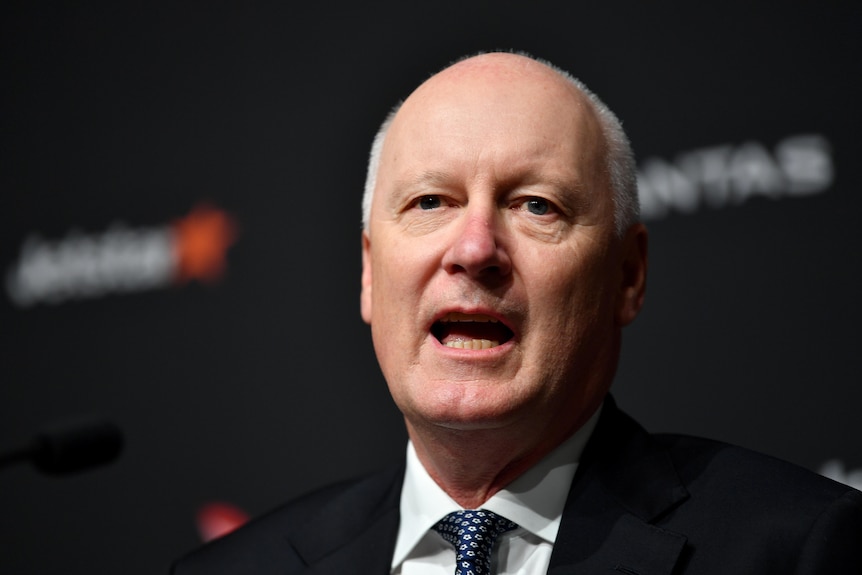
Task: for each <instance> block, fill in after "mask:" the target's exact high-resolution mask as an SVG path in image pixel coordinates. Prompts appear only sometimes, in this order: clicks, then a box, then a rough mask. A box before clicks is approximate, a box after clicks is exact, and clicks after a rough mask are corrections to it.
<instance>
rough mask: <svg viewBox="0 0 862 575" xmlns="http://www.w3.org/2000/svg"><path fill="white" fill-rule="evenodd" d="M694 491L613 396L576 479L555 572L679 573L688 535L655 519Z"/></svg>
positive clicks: (552, 569)
mask: <svg viewBox="0 0 862 575" xmlns="http://www.w3.org/2000/svg"><path fill="white" fill-rule="evenodd" d="M687 497H688V492H687V491H686V489H685V487H683V486H682V484H681V482H680V480H679V477H678V476H677V473H676V470H675V469H674V466H673V463H672V462H671V460H670V457H669V455H668V453H667V452H666V451H665V450H664V449H663V448H662V447H661V446H659V445H657V444H656V443H655V442H654V441H653V440H652V439H651V438H650V436H649V435H648V434H647V433H646V432H645V431H644V430H643V429H642V428H641V427H640V426H639V425H638V424H637V423H635V422H634V421H633V420H632V419H630V418H629V417H628V416H626V415H625V414H623V413H622V412H620V411H619V410H618V409H617V407H616V405H615V403H614V401H613V399H612V398H611V397H608V398H607V400H606V402H605V406H604V408H603V410H602V415H601V418H600V419H599V423H598V425H597V426H596V430H595V431H594V432H593V436H592V438H591V439H590V442H589V444H588V445H587V448H586V449H585V450H584V454H583V457H582V458H581V464H580V465H579V466H578V472H577V474H576V475H575V479H574V481H573V482H572V488H571V490H570V492H569V496H568V499H567V500H566V508H565V511H564V512H563V520H562V522H561V524H560V531H559V533H558V534H557V541H556V544H555V545H554V552H553V555H552V556H551V564H550V568H549V571H548V573H549V574H552V575H564V574H571V575H574V574H576V573H601V572H608V573H613V572H616V573H627V574H629V575H633V574H638V575H667V574H669V573H671V571H672V570H673V567H674V565H676V563H677V561H678V558H679V555H680V553H681V552H682V550H683V548H684V546H685V542H686V538H685V537H684V536H682V535H680V534H677V533H672V532H669V531H666V530H663V529H661V528H659V527H657V526H656V525H654V522H655V521H656V520H657V519H659V518H660V517H661V516H662V515H663V514H665V513H667V512H668V511H670V510H671V509H672V508H674V507H676V506H677V505H679V504H680V503H681V502H682V501H684V500H685V499H686V498H687Z"/></svg>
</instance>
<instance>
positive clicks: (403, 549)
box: [391, 408, 601, 575]
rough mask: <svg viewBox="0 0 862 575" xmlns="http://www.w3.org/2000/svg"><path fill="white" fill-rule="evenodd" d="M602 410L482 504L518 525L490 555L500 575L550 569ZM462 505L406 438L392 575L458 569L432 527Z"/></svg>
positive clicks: (446, 573) (442, 574)
mask: <svg viewBox="0 0 862 575" xmlns="http://www.w3.org/2000/svg"><path fill="white" fill-rule="evenodd" d="M600 412H601V408H599V409H598V410H596V413H595V414H593V416H592V417H591V418H590V419H589V420H588V421H587V423H586V424H585V425H583V426H582V427H581V428H580V429H579V430H578V431H576V432H575V433H574V434H572V436H571V437H569V438H568V439H567V440H566V441H565V442H563V443H562V444H561V445H560V446H558V447H557V448H556V449H554V451H552V452H551V453H549V454H548V455H547V456H545V458H544V459H542V460H541V461H540V462H539V463H537V464H536V465H534V466H533V467H532V468H530V469H529V470H527V471H526V472H525V473H524V474H522V475H521V476H520V477H518V478H517V479H515V480H514V481H512V482H511V483H510V484H509V485H507V486H506V487H505V489H502V490H500V491H499V492H497V493H495V494H494V495H493V496H492V497H491V498H490V499H489V500H488V501H486V502H485V503H484V504H483V505H482V506H481V508H482V509H487V510H489V511H493V512H494V513H496V514H498V515H502V516H503V517H505V518H506V519H509V520H510V521H514V522H515V523H517V524H518V526H519V527H518V529H515V530H513V531H509V532H508V533H505V534H503V535H501V536H500V538H499V539H498V540H497V546H496V552H495V554H494V558H493V559H492V568H493V569H494V573H496V574H497V575H515V574H517V575H540V574H542V575H543V574H545V573H547V571H548V564H549V562H550V560H551V551H552V550H553V547H554V541H556V538H557V530H558V529H559V527H560V519H561V518H562V515H563V507H564V506H565V504H566V497H567V496H568V494H569V487H570V486H571V483H572V478H573V477H574V475H575V471H576V470H577V467H578V460H579V459H580V457H581V453H582V452H583V450H584V446H585V445H586V443H587V440H588V439H589V437H590V435H591V434H592V432H593V429H594V428H595V426H596V422H597V421H598V418H599V413H600ZM460 509H461V506H460V505H458V504H457V503H455V501H454V500H453V499H452V498H451V497H449V495H447V494H446V492H445V491H443V490H442V489H441V488H440V486H439V485H437V483H435V482H434V480H433V479H431V476H430V475H428V472H427V471H426V470H425V468H424V467H423V466H422V463H421V462H420V461H419V458H418V457H417V455H416V450H415V448H414V447H413V444H412V442H408V444H407V470H406V473H405V474H404V485H403V488H402V490H401V522H400V525H399V527H398V539H397V540H396V542H395V553H394V554H393V556H392V570H391V573H392V575H452V574H453V573H455V549H454V547H453V546H452V544H450V543H448V542H446V541H445V540H444V539H443V538H442V537H441V536H440V535H439V534H438V533H437V532H436V531H434V530H432V529H431V528H432V527H433V526H434V525H435V524H436V523H437V522H438V521H440V519H442V518H443V517H444V516H445V515H447V514H449V513H451V512H453V511H458V510H460ZM494 565H496V567H494Z"/></svg>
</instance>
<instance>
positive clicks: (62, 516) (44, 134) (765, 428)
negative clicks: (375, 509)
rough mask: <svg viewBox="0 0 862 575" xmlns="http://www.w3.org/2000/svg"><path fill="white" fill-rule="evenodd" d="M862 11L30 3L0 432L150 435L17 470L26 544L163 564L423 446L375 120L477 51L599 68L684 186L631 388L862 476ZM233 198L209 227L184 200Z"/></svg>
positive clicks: (87, 563)
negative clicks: (388, 261)
mask: <svg viewBox="0 0 862 575" xmlns="http://www.w3.org/2000/svg"><path fill="white" fill-rule="evenodd" d="M860 29H862V10H860V8H859V7H857V6H852V5H851V4H850V3H846V4H844V5H839V4H838V3H835V4H834V5H833V4H832V3H829V2H821V3H818V4H817V5H816V6H814V5H809V4H807V3H802V2H798V3H794V2H785V3H781V4H774V5H771V6H770V5H766V4H762V5H758V4H756V3H751V2H745V3H742V2H739V3H737V2H711V3H687V4H682V3H680V4H679V5H677V6H671V5H669V4H663V5H662V6H661V7H657V6H653V5H652V3H646V2H638V1H636V0H629V1H626V2H603V3H598V2H571V3H567V4H566V5H561V4H560V3H556V2H555V3H550V4H547V5H545V4H542V3H532V4H529V5H528V4H525V3H516V2H508V1H505V2H500V1H498V2H472V3H471V2H452V3H450V2H445V1H444V2H440V1H438V2H433V3H424V4H415V5H408V4H404V3H394V2H389V3H376V4H374V5H373V6H371V5H369V6H357V5H354V4H352V3H344V4H343V5H339V4H324V3H322V4H320V5H319V6H318V7H315V8H311V7H308V6H305V5H300V4H297V3H295V4H294V5H293V6H289V5H288V3H275V2H272V3H254V2H242V3H241V2H232V3H227V2H169V3H156V2H142V3H137V2H134V3H123V2H114V3H108V2H104V3H100V2H92V3H87V4H86V5H85V6H84V5H81V6H79V5H74V4H72V3H63V2H39V1H33V2H26V3H25V2H5V3H3V4H2V7H0V42H2V48H1V49H2V52H0V66H2V78H3V80H2V81H3V90H2V134H0V138H2V155H0V186H2V198H3V203H2V205H3V210H2V216H0V217H2V228H0V234H2V235H0V237H2V241H0V265H2V266H3V270H2V271H3V277H4V288H5V290H4V291H3V297H2V298H0V322H2V332H3V342H4V343H3V347H2V349H3V354H2V358H3V363H2V365H3V377H2V385H0V447H2V448H4V449H7V448H10V447H11V446H13V445H16V444H17V443H18V442H20V441H23V440H24V439H26V438H27V437H29V436H31V435H32V434H33V433H35V432H37V431H38V430H39V429H41V428H42V427H44V426H46V425H49V424H53V423H55V422H57V421H62V420H65V419H67V418H69V417H72V416H78V415H81V414H100V415H104V416H107V417H110V418H112V419H114V420H115V421H116V422H118V423H119V424H120V425H121V426H122V428H123V429H124V431H125V436H126V447H125V450H124V452H123V454H122V457H121V458H120V459H119V461H118V462H117V463H115V464H113V465H111V466H108V467H104V468H101V469H95V470H92V471H88V472H85V473H82V474H78V475H73V476H69V477H64V478H56V477H48V476H44V475H40V474H39V473H37V472H36V471H35V470H34V469H33V468H31V467H28V466H19V467H16V468H9V469H5V470H3V471H2V472H0V572H2V573H13V574H31V573H32V574H37V573H38V574H46V573H88V574H93V573H105V574H108V573H111V574H113V573H128V574H136V573H140V574H152V573H163V572H166V570H167V567H168V564H169V562H170V560H171V559H172V558H174V557H176V556H177V555H179V554H181V553H182V552H184V551H186V550H188V549H190V548H192V547H194V546H195V545H197V543H198V542H199V541H200V534H199V533H198V532H197V530H196V524H195V516H196V513H197V512H198V511H199V510H200V509H201V507H202V506H203V505H205V504H207V503H210V502H217V501H223V502H227V503H230V504H232V505H235V506H237V507H239V508H240V509H242V510H244V511H246V512H247V513H248V514H250V515H257V514H259V513H262V512H264V511H265V510H266V509H268V508H270V507H272V506H274V505H275V504H277V503H279V502H281V501H283V500H285V499H286V498H289V497H291V496H293V495H296V494H299V493H301V492H303V491H305V490H308V489H310V488H312V487H314V486H316V485H320V484H322V483H325V482H328V481H332V480H336V479H339V478H343V477H346V476H349V475H354V474H357V473H361V472H363V471H366V470H370V469H372V468H375V467H377V466H379V465H381V464H382V463H384V462H386V461H389V460H391V459H392V458H394V457H397V456H399V455H400V453H401V452H402V450H403V449H404V441H405V435H404V432H403V430H402V428H401V422H400V417H399V414H398V412H397V410H396V409H395V408H394V406H393V405H392V404H391V402H390V400H389V398H388V394H387V391H386V388H385V384H384V382H383V380H382V377H381V376H380V373H379V371H378V369H377V366H376V362H375V360H374V357H373V351H372V348H371V343H370V337H369V332H368V329H367V327H366V326H365V325H364V324H363V323H362V322H361V320H360V317H359V313H358V296H359V271H360V261H359V254H360V250H359V228H360V224H359V219H360V212H359V201H360V195H361V188H362V184H363V181H364V170H365V159H366V153H367V148H368V145H369V143H370V140H371V138H372V136H373V133H374V131H375V129H376V127H377V125H378V123H379V122H380V120H381V119H382V117H383V116H384V114H385V112H386V111H387V110H388V108H389V107H390V106H391V105H392V104H393V103H395V101H396V100H398V99H399V98H402V97H404V96H405V95H406V94H407V92H408V91H409V90H410V89H411V88H412V87H413V86H414V85H415V84H417V83H418V82H420V81H421V80H423V79H424V78H425V77H427V76H428V75H429V74H431V73H432V72H433V71H435V70H437V69H438V68H440V67H442V66H443V65H445V64H446V63H447V62H449V61H450V60H452V59H454V58H457V57H459V56H461V55H463V54H467V53H472V52H475V51H477V50H488V49H497V48H502V49H510V48H514V49H520V50H526V51H529V52H531V53H533V54H535V55H536V56H540V57H543V58H547V59H550V60H552V61H554V62H555V63H557V64H559V65H561V66H563V67H564V68H567V69H570V70H571V71H572V72H573V73H574V74H575V75H577V76H579V77H580V78H581V79H582V80H584V81H585V82H586V83H587V84H588V85H589V86H590V87H591V88H593V89H594V90H595V91H596V92H597V93H598V94H600V95H601V96H602V97H603V98H604V99H605V100H606V101H607V102H608V104H609V105H610V106H611V108H613V109H614V110H615V111H617V113H618V114H619V116H620V117H621V118H622V120H623V122H624V124H625V126H626V128H627V130H628V132H629V133H630V136H631V138H632V140H633V143H634V146H635V149H636V151H637V152H638V156H639V158H641V161H642V166H643V168H644V185H645V190H646V191H647V192H649V193H650V194H652V195H651V196H650V199H651V201H652V202H653V204H651V205H658V206H659V207H664V208H667V209H666V210H658V211H656V210H653V211H652V212H650V216H651V217H650V219H649V221H648V224H649V227H650V230H651V272H650V278H649V289H648V297H647V305H646V308H645V310H644V312H643V314H642V316H641V317H640V318H639V319H638V321H637V322H636V323H635V324H634V325H633V326H632V327H630V328H629V329H628V330H627V332H626V338H625V342H624V350H623V360H622V364H621V367H620V372H619V374H618V378H617V382H616V383H615V387H614V390H615V395H616V396H617V399H618V401H619V403H620V404H621V405H622V406H623V407H624V408H625V409H627V410H629V411H630V412H631V413H633V414H634V415H635V416H637V417H638V418H639V419H640V420H641V421H642V422H643V423H644V424H645V425H646V426H647V427H649V428H650V429H652V430H655V431H662V430H673V431H682V432H688V433H695V434H700V435H706V436H709V437H714V438H718V439H723V440H727V441H731V442H734V443H738V444H742V445H745V446H748V447H751V448H754V449H758V450H761V451H765V452H767V453H771V454H774V455H777V456H780V457H782V458H785V459H789V460H791V461H794V462H796V463H798V464H800V465H803V466H806V467H809V468H811V469H813V470H816V471H820V472H824V473H829V474H830V475H833V476H835V477H838V478H839V479H841V480H843V481H846V482H851V483H852V482H856V483H855V484H858V483H859V482H860V475H862V472H859V471H854V470H858V469H860V468H862V424H860V417H859V411H860V405H862V388H860V385H859V383H860V381H859V369H858V356H857V355H856V348H857V347H858V344H859V342H860V338H859V336H858V335H857V329H858V328H857V326H858V324H859V320H860V314H862V310H860V305H859V304H858V303H857V301H856V298H855V295H854V294H855V287H856V285H857V283H856V278H858V277H859V275H860V271H862V270H860V267H862V266H860V258H859V247H860V245H862V242H860V239H862V238H860V230H859V227H858V225H857V221H858V212H859V209H860V204H862V202H860V199H859V194H858V182H859V181H860V179H862V178H860V170H862V168H860V162H859V161H858V156H859V153H860V151H862V150H860V147H859V145H858V143H857V138H858V134H859V133H860V131H862V130H860V129H861V128H862V121H860V120H862V113H860V111H859V102H860V101H862V73H860V72H862V70H860V62H862V46H860V37H862V34H860V33H859V32H860ZM788 142H789V143H788ZM800 142H801V144H800ZM794 146H795V147H794ZM800 178H801V179H800ZM647 188H648V189H647ZM800 190H802V191H800ZM656 202H657V203H656ZM204 205H209V206H210V209H211V210H213V211H211V212H210V215H211V216H213V217H210V218H209V219H206V218H204V220H205V221H206V222H208V223H209V224H211V225H204V226H198V227H197V228H195V229H196V230H198V231H200V230H204V231H203V232H201V233H200V234H198V236H197V237H201V236H203V237H204V241H203V245H204V247H203V248H201V245H202V244H201V243H200V242H198V243H194V241H193V238H192V239H189V237H188V236H178V235H177V234H176V232H177V230H180V229H187V228H183V227H182V226H181V225H180V223H181V222H182V223H189V222H192V221H193V218H192V216H190V214H191V213H192V212H193V210H194V209H195V208H200V207H201V206H204ZM662 211H664V213H660V212H662ZM225 219H230V220H231V221H232V222H233V223H234V225H235V228H234V232H235V233H234V235H233V236H231V235H230V234H227V233H222V232H225V231H226V230H227V231H229V229H228V227H227V226H225V225H222V224H224V222H225ZM194 221H199V220H194ZM213 222H215V223H213ZM192 235H194V234H192ZM178 237H181V238H183V239H182V241H180V240H178V239H177V238H178ZM231 237H233V240H232V241H231ZM219 240H221V241H222V244H221V245H220V247H219V246H218V244H219ZM207 241H209V242H210V243H207ZM213 242H215V244H216V247H215V248H213V249H211V250H210V251H209V252H207V248H206V246H212V245H213ZM179 244H182V245H183V246H186V248H184V249H189V250H191V251H192V252H193V253H192V256H194V255H195V254H197V259H195V257H192V259H191V260H189V261H190V262H192V263H191V264H188V265H193V264H194V262H202V261H203V262H204V263H206V262H209V263H211V264H212V263H213V262H215V263H216V264H217V263H218V261H219V260H220V258H222V257H224V258H225V260H226V270H225V273H224V274H223V276H222V277H221V279H220V280H219V281H215V282H213V281H198V279H197V278H200V277H202V276H203V279H206V273H205V272H206V270H204V272H200V273H199V274H198V275H197V276H196V275H194V273H192V272H189V273H187V274H186V276H184V275H183V273H181V271H177V270H178V269H179V268H177V267H176V265H175V263H172V262H173V260H171V259H170V257H169V256H170V255H171V254H172V253H174V252H172V251H171V250H172V249H175V248H176V246H177V245H179ZM228 244H229V247H228ZM190 245H193V246H197V251H195V248H189V247H188V246H190ZM201 254H203V255H201ZM207 254H209V256H210V257H209V259H207ZM160 258H161V259H160ZM166 258H167V259H166ZM182 269H185V270H186V272H188V270H189V269H192V270H193V268H189V267H188V266H187V267H185V268H182ZM188 275H191V276H192V279H191V280H189V281H182V278H183V277H187V276H188Z"/></svg>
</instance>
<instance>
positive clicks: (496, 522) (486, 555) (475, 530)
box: [433, 509, 518, 575]
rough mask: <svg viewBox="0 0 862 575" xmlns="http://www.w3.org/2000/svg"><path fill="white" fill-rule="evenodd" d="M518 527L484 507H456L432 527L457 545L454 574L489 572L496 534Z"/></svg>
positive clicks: (485, 573) (485, 574) (486, 573)
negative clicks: (460, 509)
mask: <svg viewBox="0 0 862 575" xmlns="http://www.w3.org/2000/svg"><path fill="white" fill-rule="evenodd" d="M516 527H518V526H517V525H516V524H514V523H512V522H511V521H509V520H508V519H506V518H505V517H500V516H499V515H497V514H495V513H492V512H490V511H486V510H484V509H479V510H472V509H466V510H462V511H455V512H454V513H450V514H449V515H447V516H446V517H444V518H443V519H441V520H440V522H439V523H437V525H435V526H434V527H433V529H434V530H435V531H436V532H437V533H439V534H440V535H441V536H442V537H443V539H445V540H446V541H448V542H449V543H451V544H452V545H454V546H455V575H490V573H491V551H492V550H493V549H494V543H495V542H496V541H497V536H498V535H500V534H501V533H505V532H506V531H511V530H512V529H515V528H516Z"/></svg>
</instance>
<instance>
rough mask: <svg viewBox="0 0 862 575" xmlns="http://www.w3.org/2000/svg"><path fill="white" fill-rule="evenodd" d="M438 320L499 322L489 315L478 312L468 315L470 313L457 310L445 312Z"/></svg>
mask: <svg viewBox="0 0 862 575" xmlns="http://www.w3.org/2000/svg"><path fill="white" fill-rule="evenodd" d="M440 321H442V322H443V323H447V322H459V321H466V322H470V321H475V322H479V323H487V322H491V323H498V322H499V320H497V319H496V318H493V317H491V316H487V315H479V314H477V315H470V314H466V313H461V312H457V311H453V312H451V313H449V314H446V316H445V317H442V318H441V319H440ZM477 341H487V340H477Z"/></svg>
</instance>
